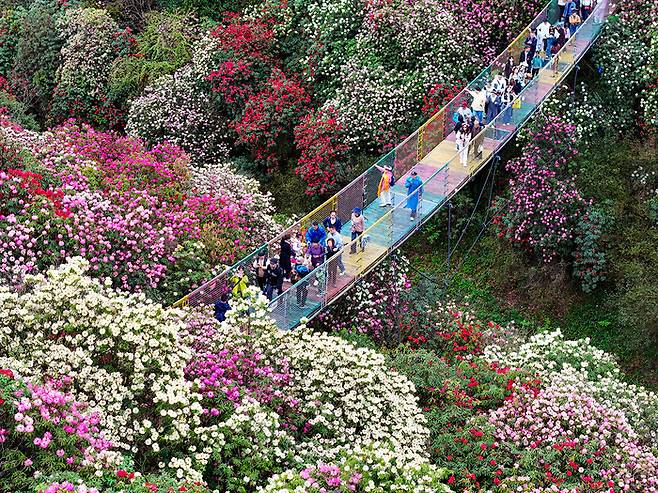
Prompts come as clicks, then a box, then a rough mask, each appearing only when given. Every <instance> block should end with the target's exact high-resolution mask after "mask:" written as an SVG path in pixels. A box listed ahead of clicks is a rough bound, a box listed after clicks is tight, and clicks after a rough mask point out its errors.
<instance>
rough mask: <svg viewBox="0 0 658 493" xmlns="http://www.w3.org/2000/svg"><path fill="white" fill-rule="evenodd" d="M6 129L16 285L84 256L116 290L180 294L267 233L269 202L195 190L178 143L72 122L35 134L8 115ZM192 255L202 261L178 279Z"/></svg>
mask: <svg viewBox="0 0 658 493" xmlns="http://www.w3.org/2000/svg"><path fill="white" fill-rule="evenodd" d="M4 130H5V135H6V136H7V138H8V140H9V143H7V144H5V145H4V146H3V147H2V149H1V151H2V162H1V163H0V194H2V197H3V203H4V205H3V207H2V209H0V214H1V216H0V219H2V220H1V221H0V230H1V231H3V235H2V236H3V238H6V240H5V241H3V242H2V246H3V249H2V252H1V253H0V275H1V276H2V277H4V278H5V279H7V280H9V282H11V283H13V284H17V283H19V282H20V280H21V279H22V276H23V275H25V274H29V273H36V272H40V271H42V270H44V268H46V267H47V266H49V265H53V264H57V263H59V262H61V261H62V260H63V259H65V258H66V257H68V256H73V255H80V256H83V257H85V258H86V259H87V260H88V261H89V262H90V265H91V271H92V272H94V273H95V274H97V275H99V276H107V277H111V278H112V279H113V280H114V283H115V285H116V286H118V287H121V288H123V289H128V290H131V291H146V292H148V293H150V294H151V295H152V296H154V297H155V298H156V299H164V300H166V301H175V300H176V299H178V298H179V297H181V296H182V295H183V294H184V291H187V290H189V289H191V288H192V287H193V286H194V284H193V282H198V281H199V280H200V279H201V278H203V277H204V275H205V276H209V275H210V272H207V271H205V273H204V272H199V273H197V272H196V269H199V268H202V269H207V268H208V265H209V263H210V264H212V265H217V264H230V263H232V262H233V261H235V259H236V258H237V257H238V256H239V254H240V252H242V251H248V250H250V249H251V248H253V247H254V246H255V245H256V244H261V243H262V241H263V238H264V236H266V235H267V234H268V233H269V230H267V229H264V228H263V227H262V223H263V218H262V217H261V216H260V215H259V218H258V219H257V220H256V221H255V222H252V221H253V218H254V214H257V213H258V212H259V209H260V208H261V207H262V205H259V204H255V203H254V201H253V198H252V196H250V195H246V196H235V195H233V194H232V192H231V193H228V194H226V193H223V192H222V190H221V189H217V188H215V189H214V190H213V192H212V193H208V192H202V193H197V192H196V190H195V188H194V185H193V184H192V181H191V175H190V172H189V169H188V164H189V158H188V156H187V155H186V154H185V153H183V152H182V151H181V150H180V148H178V147H175V146H171V145H169V144H159V145H156V146H155V147H153V148H152V149H147V148H145V147H144V145H143V144H142V142H141V141H139V140H137V139H133V138H128V137H121V136H119V135H117V134H115V133H107V132H99V131H96V130H93V129H92V128H90V127H89V126H86V125H82V126H79V125H77V124H75V123H74V122H67V123H66V124H65V125H63V126H61V127H58V128H56V129H54V130H53V131H52V132H50V133H47V134H44V135H42V136H38V137H37V138H36V139H35V137H34V135H33V134H30V133H28V132H25V131H23V130H22V129H20V128H17V127H16V126H13V125H11V124H10V123H9V122H6V121H5V122H4ZM18 146H24V147H26V148H27V149H29V153H28V152H23V153H20V154H19V153H18V152H17V151H16V150H15V148H17V147H18ZM28 169H30V170H34V171H38V173H35V172H34V171H29V170H28ZM266 205H267V204H266ZM252 212H253V214H252ZM266 224H267V223H266ZM195 245H201V247H197V246H195ZM184 252H192V253H193V255H194V256H196V257H200V258H199V259H198V260H199V261H198V262H195V263H193V264H192V265H195V267H194V270H192V272H189V275H187V276H178V275H177V268H176V264H177V262H178V261H179V260H180V259H181V258H184V257H186V256H189V255H188V254H187V253H184ZM188 270H189V268H188ZM168 277H169V278H170V279H171V285H172V286H175V288H173V289H172V288H170V287H169V282H168V281H167V279H168ZM174 279H175V280H174ZM186 280H187V281H186Z"/></svg>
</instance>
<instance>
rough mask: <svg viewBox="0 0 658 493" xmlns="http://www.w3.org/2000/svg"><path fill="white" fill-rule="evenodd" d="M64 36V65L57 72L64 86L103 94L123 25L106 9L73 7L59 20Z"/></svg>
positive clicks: (98, 94) (97, 94) (58, 23)
mask: <svg viewBox="0 0 658 493" xmlns="http://www.w3.org/2000/svg"><path fill="white" fill-rule="evenodd" d="M57 25H58V27H59V29H60V32H61V34H62V36H63V37H64V39H65V40H66V41H65V43H64V46H62V50H61V56H62V64H61V65H60V66H59V68H58V71H57V79H58V83H59V84H61V85H63V86H75V85H79V84H80V83H81V81H84V85H85V86H86V88H87V89H88V90H89V91H90V93H91V94H93V95H95V96H100V95H101V92H102V91H103V89H104V87H105V84H106V82H107V79H108V77H109V74H110V70H111V67H112V62H113V61H114V59H115V58H116V56H117V44H116V43H117V36H118V34H119V26H118V25H117V23H116V22H115V21H114V19H112V17H110V15H109V14H108V12H107V11H106V10H102V9H94V8H77V9H69V10H67V11H66V13H65V14H64V15H63V16H61V17H60V18H59V19H58V20H57Z"/></svg>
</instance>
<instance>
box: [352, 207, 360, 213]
mask: <svg viewBox="0 0 658 493" xmlns="http://www.w3.org/2000/svg"><path fill="white" fill-rule="evenodd" d="M352 212H353V213H354V214H361V209H359V208H358V207H355V208H354V209H352Z"/></svg>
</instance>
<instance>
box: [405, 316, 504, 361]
mask: <svg viewBox="0 0 658 493" xmlns="http://www.w3.org/2000/svg"><path fill="white" fill-rule="evenodd" d="M428 315H429V317H428V319H427V320H426V321H423V322H422V323H413V325H412V323H411V322H408V323H407V324H406V325H405V327H404V330H403V333H404V334H405V336H406V337H405V341H406V342H407V344H408V345H409V348H410V349H412V350H416V349H424V350H427V351H432V352H434V354H436V355H437V356H438V357H439V358H441V359H442V360H444V361H447V362H451V361H455V360H457V361H460V360H463V359H464V357H466V356H468V355H478V354H481V352H482V335H483V327H482V326H481V324H480V322H478V321H477V320H474V319H473V318H472V317H471V316H470V315H469V314H468V313H465V312H462V311H458V310H456V309H451V308H448V309H446V310H445V311H442V310H441V311H439V310H437V311H435V312H432V313H429V314H428ZM411 320H412V321H414V320H416V317H414V316H413V315H412V317H411ZM489 328H490V329H494V328H495V325H494V324H493V322H490V323H489Z"/></svg>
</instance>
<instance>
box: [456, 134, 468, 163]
mask: <svg viewBox="0 0 658 493" xmlns="http://www.w3.org/2000/svg"><path fill="white" fill-rule="evenodd" d="M455 137H456V139H455V142H456V144H457V152H459V161H460V162H461V163H462V166H468V150H469V147H470V142H471V127H470V126H469V125H468V123H464V124H463V125H462V128H460V129H459V130H458V131H457V134H456V135H455Z"/></svg>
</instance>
